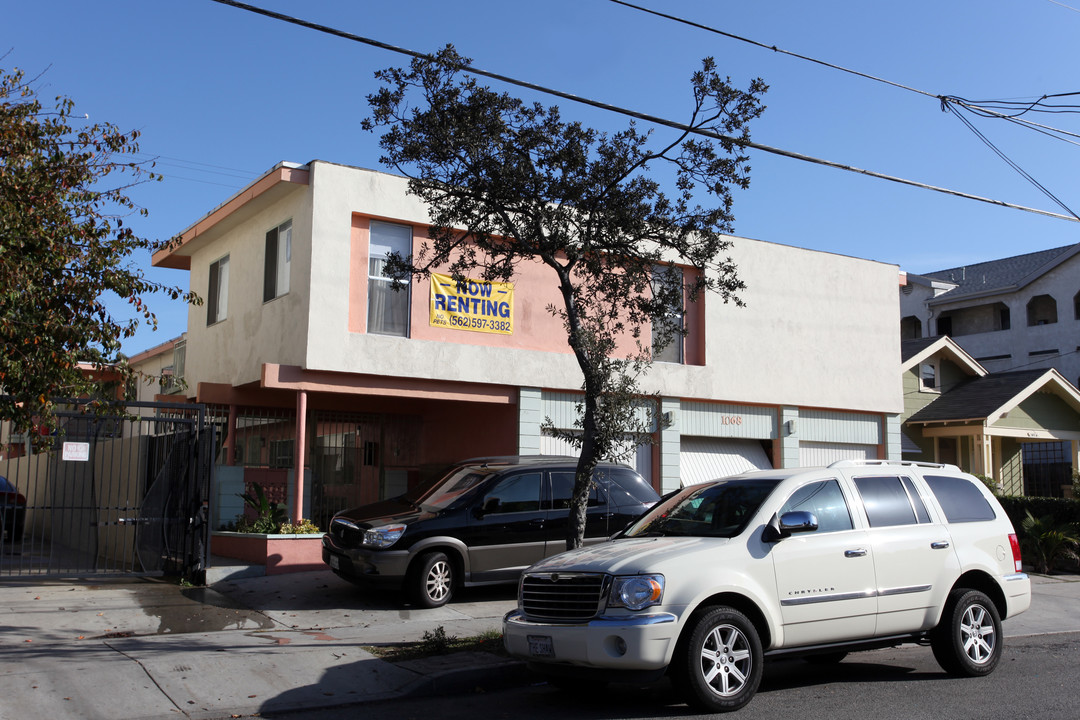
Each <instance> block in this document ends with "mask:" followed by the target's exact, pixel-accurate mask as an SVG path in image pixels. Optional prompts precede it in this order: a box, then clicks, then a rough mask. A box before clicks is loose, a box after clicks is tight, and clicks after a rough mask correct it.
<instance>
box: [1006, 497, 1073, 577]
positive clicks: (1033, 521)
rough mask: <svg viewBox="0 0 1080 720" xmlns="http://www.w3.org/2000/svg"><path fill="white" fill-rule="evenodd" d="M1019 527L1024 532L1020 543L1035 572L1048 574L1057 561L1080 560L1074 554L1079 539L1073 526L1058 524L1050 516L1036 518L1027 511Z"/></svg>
mask: <svg viewBox="0 0 1080 720" xmlns="http://www.w3.org/2000/svg"><path fill="white" fill-rule="evenodd" d="M1020 527H1021V528H1022V529H1023V531H1024V537H1023V538H1021V540H1020V542H1021V545H1022V546H1023V549H1024V552H1025V553H1029V555H1028V557H1029V558H1030V559H1031V562H1032V564H1033V565H1034V566H1035V572H1037V573H1044V574H1045V573H1049V572H1050V571H1051V570H1053V569H1054V565H1055V563H1057V562H1058V561H1059V560H1066V559H1067V560H1080V555H1077V554H1076V548H1077V546H1080V538H1078V537H1077V535H1076V526H1075V525H1072V524H1070V523H1059V522H1057V521H1055V519H1054V517H1053V516H1052V515H1044V516H1042V517H1039V518H1036V517H1035V516H1034V515H1032V514H1031V511H1030V510H1028V512H1027V515H1026V516H1025V517H1024V519H1023V521H1022V522H1021V523H1020Z"/></svg>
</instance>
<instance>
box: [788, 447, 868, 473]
mask: <svg viewBox="0 0 1080 720" xmlns="http://www.w3.org/2000/svg"><path fill="white" fill-rule="evenodd" d="M876 457H877V445H853V444H847V443H822V442H803V443H800V444H799V465H800V466H801V467H818V466H822V465H829V464H831V463H834V462H836V461H838V460H873V459H875V458H876Z"/></svg>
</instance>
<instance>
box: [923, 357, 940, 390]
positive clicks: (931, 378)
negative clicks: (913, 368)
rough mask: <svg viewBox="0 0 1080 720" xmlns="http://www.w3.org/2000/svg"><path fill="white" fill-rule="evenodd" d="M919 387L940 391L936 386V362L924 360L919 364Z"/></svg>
mask: <svg viewBox="0 0 1080 720" xmlns="http://www.w3.org/2000/svg"><path fill="white" fill-rule="evenodd" d="M919 389H920V390H927V391H930V392H940V391H941V389H940V387H939V386H938V368H937V363H932V362H924V363H922V364H920V365H919Z"/></svg>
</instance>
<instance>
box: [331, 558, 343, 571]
mask: <svg viewBox="0 0 1080 720" xmlns="http://www.w3.org/2000/svg"><path fill="white" fill-rule="evenodd" d="M330 567H331V569H333V570H340V569H341V558H339V557H338V556H337V555H331V556H330Z"/></svg>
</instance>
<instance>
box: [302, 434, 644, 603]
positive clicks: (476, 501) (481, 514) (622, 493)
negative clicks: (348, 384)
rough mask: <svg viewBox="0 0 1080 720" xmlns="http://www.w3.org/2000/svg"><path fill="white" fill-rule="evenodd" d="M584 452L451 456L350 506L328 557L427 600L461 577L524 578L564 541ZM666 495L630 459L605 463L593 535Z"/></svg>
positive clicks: (601, 535)
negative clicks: (414, 483)
mask: <svg viewBox="0 0 1080 720" xmlns="http://www.w3.org/2000/svg"><path fill="white" fill-rule="evenodd" d="M576 466H577V460H576V459H575V458H571V457H553V456H544V455H535V456H507V457H499V458H478V459H476V460H467V461H464V462H461V463H458V464H456V465H453V466H452V467H451V468H450V470H449V472H447V473H446V474H445V475H443V477H441V478H440V479H438V480H436V481H434V482H431V483H428V484H426V485H423V486H421V487H418V488H416V489H415V490H412V491H410V492H408V493H405V494H404V495H401V496H398V497H395V498H391V499H389V500H383V501H381V502H377V503H373V504H370V505H364V506H362V507H358V508H354V509H352V510H345V511H343V512H340V513H338V514H337V515H335V516H334V518H333V520H332V521H331V522H330V532H328V533H327V534H326V535H324V536H323V551H322V556H323V562H325V563H326V564H327V565H329V566H330V568H331V569H332V570H333V571H334V572H335V573H337V574H338V575H339V576H341V577H343V578H345V579H346V580H349V581H352V582H355V583H357V584H360V585H372V586H380V587H390V588H399V589H404V590H405V592H406V594H407V595H408V597H409V599H410V600H411V601H412V602H414V603H416V604H417V605H420V606H422V607H429V608H430V607H439V606H441V605H444V604H446V603H447V602H448V601H449V600H450V598H451V596H452V595H453V593H454V589H455V588H457V587H461V586H473V585H487V584H494V583H513V582H517V580H518V578H519V577H520V576H521V572H522V571H523V570H524V569H525V568H527V567H529V566H530V565H532V564H533V563H534V562H536V561H538V560H540V559H542V558H545V557H547V556H549V555H555V554H557V553H560V552H562V551H564V550H565V549H566V532H567V526H568V523H569V520H568V514H569V507H570V493H571V491H572V489H573V487H574V472H575V470H576ZM658 499H659V496H658V495H657V493H656V491H655V490H653V488H652V487H651V486H650V485H649V484H648V483H647V482H646V481H645V480H644V479H643V478H642V477H641V476H640V475H638V474H637V473H636V472H634V471H633V470H631V469H630V468H628V467H626V466H624V465H616V464H613V463H600V464H599V465H597V467H596V470H595V471H594V472H593V485H592V488H591V489H590V491H589V501H588V512H587V520H586V527H585V542H586V543H592V542H598V541H601V540H604V539H606V538H608V537H610V536H611V535H613V534H615V533H616V532H617V531H619V530H621V529H623V527H625V526H626V525H627V523H629V522H630V521H631V520H633V519H634V518H636V517H637V516H638V515H640V514H641V513H643V512H645V511H646V510H648V509H649V508H650V507H652V505H653V504H654V503H655V502H656V501H657V500H658Z"/></svg>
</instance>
